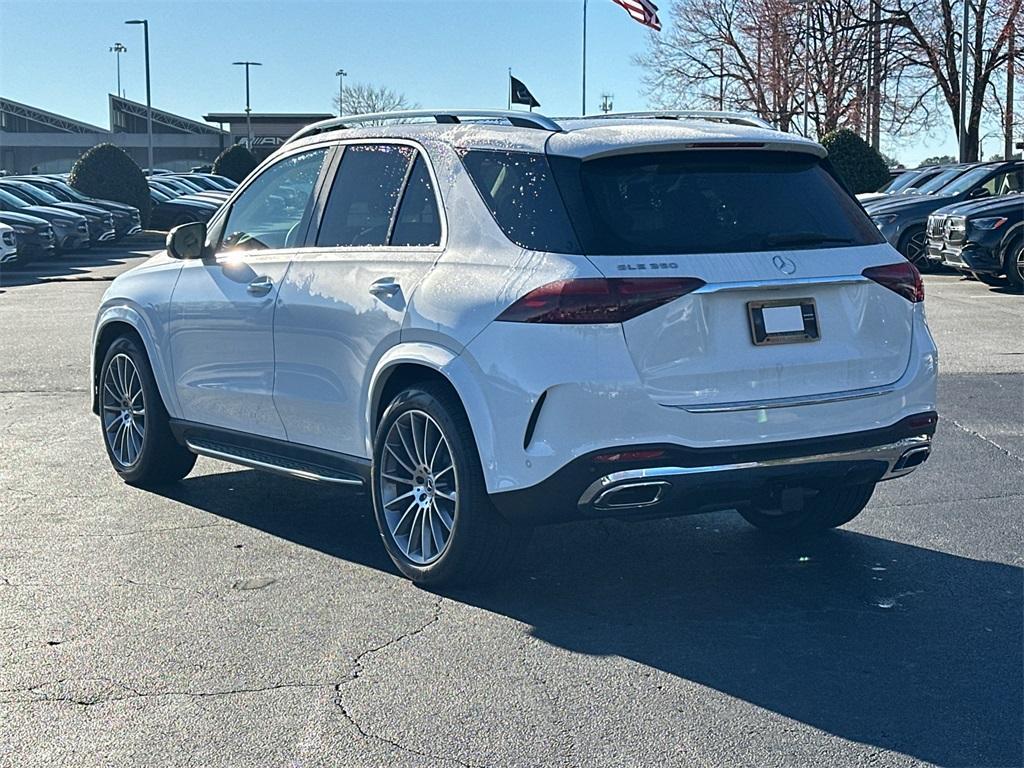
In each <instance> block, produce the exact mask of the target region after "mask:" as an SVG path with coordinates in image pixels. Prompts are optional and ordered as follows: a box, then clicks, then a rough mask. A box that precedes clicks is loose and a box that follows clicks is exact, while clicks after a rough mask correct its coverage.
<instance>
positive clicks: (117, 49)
mask: <svg viewBox="0 0 1024 768" xmlns="http://www.w3.org/2000/svg"><path fill="white" fill-rule="evenodd" d="M110 52H111V53H113V54H115V55H116V56H117V95H118V96H120V97H122V98H124V92H122V91H121V54H122V53H128V49H127V48H125V47H124V45H123V44H122V43H114V44H113V45H112V46H110Z"/></svg>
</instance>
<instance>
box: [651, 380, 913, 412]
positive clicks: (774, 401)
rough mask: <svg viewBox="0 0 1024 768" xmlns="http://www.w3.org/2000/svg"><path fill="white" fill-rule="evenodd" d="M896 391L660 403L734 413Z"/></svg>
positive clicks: (887, 388)
mask: <svg viewBox="0 0 1024 768" xmlns="http://www.w3.org/2000/svg"><path fill="white" fill-rule="evenodd" d="M895 391H896V387H895V386H894V385H886V386H884V387H874V388H871V389H848V390H846V391H844V392H831V393H829V394H827V395H802V396H799V397H776V398H771V399H768V400H739V401H736V402H733V403H712V404H711V405H672V404H669V403H660V405H663V406H664V407H666V408H678V409H679V410H683V411H687V412H688V413H732V412H735V411H760V410H762V409H771V408H795V407H797V406H800V405H821V404H822V403H841V402H843V401H844V400H859V399H860V398H863V397H878V396H879V395H891V394H892V393H893V392H895Z"/></svg>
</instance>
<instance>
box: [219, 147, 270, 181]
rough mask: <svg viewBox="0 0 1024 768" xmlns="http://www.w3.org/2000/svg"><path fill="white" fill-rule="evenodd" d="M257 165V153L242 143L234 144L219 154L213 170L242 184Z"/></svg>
mask: <svg viewBox="0 0 1024 768" xmlns="http://www.w3.org/2000/svg"><path fill="white" fill-rule="evenodd" d="M257 165H259V161H258V160H257V159H256V155H254V154H253V153H252V152H250V151H249V150H248V149H247V148H246V147H243V146H242V145H241V144H234V145H232V146H230V147H228V148H227V149H225V150H224V151H223V152H221V153H220V154H219V155H217V159H216V160H214V161H213V172H214V173H217V174H220V175H221V176H227V177H228V178H229V179H231V180H233V181H237V182H238V183H239V184H241V183H242V180H243V179H244V178H245V177H246V176H248V175H249V174H250V173H252V172H253V170H254V169H255V168H256V166H257Z"/></svg>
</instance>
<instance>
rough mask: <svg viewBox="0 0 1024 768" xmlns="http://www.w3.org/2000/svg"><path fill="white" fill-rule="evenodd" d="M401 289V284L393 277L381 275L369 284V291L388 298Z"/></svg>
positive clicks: (378, 296)
mask: <svg viewBox="0 0 1024 768" xmlns="http://www.w3.org/2000/svg"><path fill="white" fill-rule="evenodd" d="M401 290H402V286H400V285H399V284H398V283H397V282H395V278H393V277H382V278H381V279H380V280H375V281H374V282H373V284H372V285H371V286H370V293H371V294H373V295H374V296H376V297H377V298H383V299H390V298H391V297H392V296H394V295H395V294H397V293H398V292H399V291H401Z"/></svg>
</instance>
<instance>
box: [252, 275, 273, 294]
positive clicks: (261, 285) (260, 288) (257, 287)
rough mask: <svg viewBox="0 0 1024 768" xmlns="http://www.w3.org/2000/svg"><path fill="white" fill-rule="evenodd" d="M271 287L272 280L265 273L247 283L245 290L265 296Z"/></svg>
mask: <svg viewBox="0 0 1024 768" xmlns="http://www.w3.org/2000/svg"><path fill="white" fill-rule="evenodd" d="M273 287H274V281H273V280H271V279H270V278H269V277H267V276H266V275H261V276H260V277H257V278H256V279H255V280H253V281H252V282H251V283H249V287H248V288H246V290H247V291H249V293H251V294H252V295H253V296H266V295H267V294H268V293H270V289H271V288H273Z"/></svg>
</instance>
